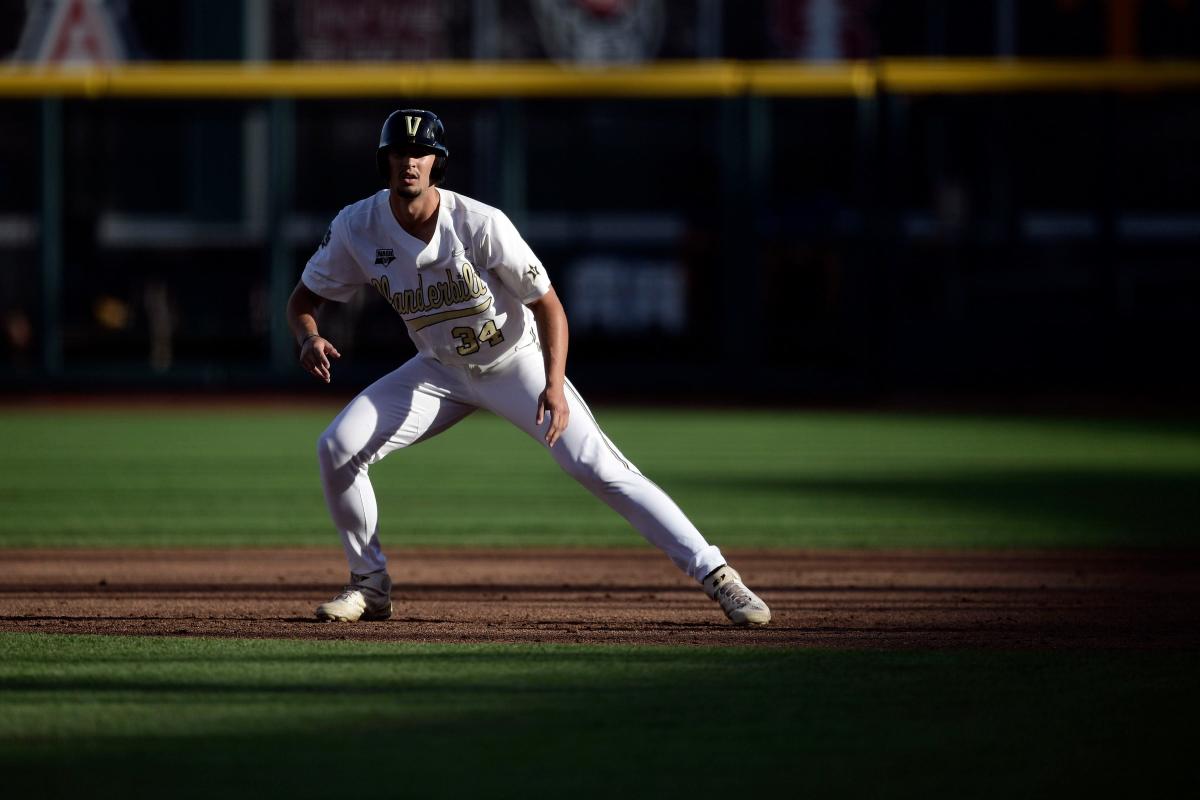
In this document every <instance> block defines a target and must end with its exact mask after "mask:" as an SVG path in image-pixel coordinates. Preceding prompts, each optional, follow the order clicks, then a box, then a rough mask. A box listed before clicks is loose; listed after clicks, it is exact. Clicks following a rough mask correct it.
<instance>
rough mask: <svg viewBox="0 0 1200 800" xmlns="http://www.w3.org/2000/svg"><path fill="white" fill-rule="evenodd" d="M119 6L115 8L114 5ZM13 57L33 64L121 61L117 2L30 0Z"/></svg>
mask: <svg viewBox="0 0 1200 800" xmlns="http://www.w3.org/2000/svg"><path fill="white" fill-rule="evenodd" d="M118 3H119V5H118ZM28 7H29V11H28V15H27V16H26V19H25V26H24V28H23V29H22V31H21V40H20V44H19V45H18V46H17V50H16V53H15V54H14V57H15V59H16V60H18V61H28V62H33V63H37V64H107V63H112V62H116V61H123V60H125V57H126V54H127V52H128V47H127V45H126V43H125V40H124V33H123V31H122V30H121V26H120V24H119V23H118V15H119V14H121V13H123V11H124V8H125V4H124V3H123V2H121V0H33V2H30V3H28Z"/></svg>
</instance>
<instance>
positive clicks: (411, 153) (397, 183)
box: [388, 147, 437, 198]
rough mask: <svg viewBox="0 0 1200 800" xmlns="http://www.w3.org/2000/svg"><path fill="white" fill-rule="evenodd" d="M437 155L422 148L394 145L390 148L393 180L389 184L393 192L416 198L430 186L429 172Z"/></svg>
mask: <svg viewBox="0 0 1200 800" xmlns="http://www.w3.org/2000/svg"><path fill="white" fill-rule="evenodd" d="M436 158H437V157H436V156H434V155H433V154H432V153H429V152H426V151H424V150H420V149H413V148H408V147H393V148H391V149H389V150H388V165H389V167H390V169H391V180H390V181H389V183H388V185H389V187H390V188H391V190H392V191H393V192H395V193H396V194H398V195H400V196H402V197H410V198H416V197H420V196H421V194H422V193H423V192H424V191H425V190H426V189H428V188H429V173H430V172H431V171H432V170H433V162H434V161H435V160H436Z"/></svg>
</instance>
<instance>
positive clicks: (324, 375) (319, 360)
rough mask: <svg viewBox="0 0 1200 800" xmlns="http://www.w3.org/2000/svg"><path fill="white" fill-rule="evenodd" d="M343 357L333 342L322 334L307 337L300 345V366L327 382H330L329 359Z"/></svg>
mask: <svg viewBox="0 0 1200 800" xmlns="http://www.w3.org/2000/svg"><path fill="white" fill-rule="evenodd" d="M341 357H342V354H341V353H339V352H338V351H337V348H336V347H334V346H333V343H332V342H330V341H329V340H328V339H325V338H324V337H321V336H313V337H312V338H310V339H306V340H305V342H304V344H303V345H301V347H300V366H301V367H303V368H304V371H305V372H311V373H312V374H313V375H314V376H316V377H317V378H320V379H321V380H323V381H325V382H326V383H329V359H330V358H341Z"/></svg>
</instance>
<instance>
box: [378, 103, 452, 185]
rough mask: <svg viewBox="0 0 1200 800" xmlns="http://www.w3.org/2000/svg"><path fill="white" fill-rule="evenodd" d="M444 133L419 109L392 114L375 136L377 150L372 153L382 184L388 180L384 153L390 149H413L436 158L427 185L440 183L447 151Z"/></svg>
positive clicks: (432, 116)
mask: <svg viewBox="0 0 1200 800" xmlns="http://www.w3.org/2000/svg"><path fill="white" fill-rule="evenodd" d="M445 139H446V129H445V127H444V126H443V125H442V121H441V120H440V119H438V116H437V114H434V113H433V112H432V111H423V110H421V109H419V108H404V109H401V110H399V111H393V112H392V113H391V114H389V115H388V118H387V119H386V120H385V121H384V123H383V130H382V131H380V132H379V149H378V150H376V151H375V163H376V165H377V166H378V167H379V174H380V175H381V176H383V178H384V180H387V178H388V163H387V151H388V148H389V147H391V146H393V145H401V146H403V145H408V146H416V147H419V148H421V149H424V150H427V151H428V152H430V153H433V154H434V155H435V156H437V160H436V161H434V162H433V169H432V170H431V171H430V173H429V182H430V183H441V182H442V178H443V177H444V176H445V174H446V160H447V159H448V158H450V150H449V149H448V148H447V147H446V144H445Z"/></svg>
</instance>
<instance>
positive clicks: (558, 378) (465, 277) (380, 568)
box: [287, 109, 771, 625]
mask: <svg viewBox="0 0 1200 800" xmlns="http://www.w3.org/2000/svg"><path fill="white" fill-rule="evenodd" d="M444 139H445V133H444V128H443V125H442V122H441V120H440V119H438V117H437V116H436V115H435V114H433V113H431V112H429V111H422V110H418V109H404V110H401V111H395V112H393V113H392V114H391V115H390V116H389V117H388V118H387V121H385V122H384V124H383V130H382V132H381V133H380V136H379V148H378V150H377V151H376V162H377V164H378V168H379V173H380V176H381V177H382V178H383V180H385V181H386V182H387V188H386V189H383V190H381V191H379V192H377V193H376V194H374V195H372V196H370V197H367V198H366V199H364V200H360V201H359V202H357V203H354V204H352V205H349V206H346V207H345V208H343V209H342V210H341V212H339V213H338V215H337V216H336V217H335V218H334V220H333V223H332V224H331V225H330V226H329V230H328V231H327V232H326V233H325V237H324V239H323V240H322V241H321V244H320V246H319V247H318V248H317V251H316V253H314V254H313V256H312V258H311V259H310V260H309V262H308V264H307V265H306V266H305V268H304V272H303V274H302V275H301V277H300V282H299V283H297V285H296V288H295V290H294V291H293V292H292V296H291V298H290V299H289V301H288V308H287V316H288V323H289V325H290V326H291V328H292V331H293V333H294V334H295V336H296V341H297V343H298V344H299V345H300V365H301V367H302V368H303V369H305V370H306V371H308V372H310V373H312V374H313V375H314V376H316V377H317V378H318V379H319V380H322V381H325V382H326V383H328V382H329V379H330V371H331V368H332V360H336V359H338V358H341V354H340V353H339V352H338V350H337V348H336V347H335V346H334V344H333V342H330V341H329V340H328V339H326V338H324V337H323V336H322V335H321V333H320V331H319V330H318V327H317V319H316V311H317V309H318V308H319V307H320V306H321V304H322V303H324V302H325V301H326V300H333V301H335V302H345V301H346V300H348V299H350V297H351V296H352V295H353V294H354V292H355V291H356V290H357V289H358V288H359V287H360V286H362V285H363V284H370V285H371V286H373V287H374V288H375V290H376V291H378V292H379V293H380V294H381V295H382V296H383V299H384V300H385V301H386V302H387V303H389V304H390V305H391V306H392V308H394V309H395V310H396V313H398V314H399V315H400V316H401V317H402V318H403V319H404V324H405V326H406V327H407V328H408V334H409V336H410V337H411V338H412V340H413V342H414V343H415V344H416V347H417V350H418V353H417V355H416V356H414V357H413V358H412V359H410V360H409V361H407V362H406V363H404V364H403V365H401V366H400V367H399V368H398V369H396V370H395V371H394V372H391V373H390V374H388V375H385V376H384V377H382V378H380V379H379V380H378V381H376V382H375V383H373V384H371V385H370V386H368V387H367V388H366V389H364V390H363V391H362V393H361V394H359V395H358V396H357V397H356V398H354V399H353V400H352V401H350V404H349V405H347V406H346V407H345V408H344V409H343V410H342V412H341V413H340V414H338V416H337V417H336V418H335V419H334V420H333V422H332V423H330V425H329V427H328V428H327V429H326V430H325V432H324V433H322V434H321V437H320V439H319V440H318V445H317V454H318V460H319V461H320V466H321V482H322V484H323V486H324V490H325V500H326V503H327V504H328V506H329V513H330V515H331V516H332V517H333V523H334V525H335V527H336V528H337V530H338V533H339V534H340V535H341V537H342V544H343V546H344V548H345V551H346V558H347V559H348V560H349V562H350V582H349V583H348V584H347V585H346V586H345V587H344V588H343V589H342V591H341V592H340V593H339V594H338V595H337V596H336V597H334V598H333V599H332V600H330V601H329V602H328V603H324V604H322V605H320V606H318V607H317V610H316V615H317V617H318V618H320V619H323V620H328V621H341V622H355V621H357V620H381V619H387V618H388V617H390V616H391V614H392V603H391V588H392V581H391V578H390V577H389V576H388V571H387V559H386V558H385V557H384V554H383V550H382V549H381V547H380V542H379V517H378V513H377V508H376V503H375V493H374V491H373V490H372V488H371V481H370V478H369V477H368V469H369V467H370V465H371V464H374V463H375V462H376V461H378V460H379V459H381V458H383V457H384V456H386V455H387V454H388V453H391V452H392V451H393V450H397V449H399V448H402V447H407V446H409V445H412V444H416V443H417V442H420V441H423V440H424V439H428V438H429V437H431V436H436V435H437V434H438V433H441V432H442V431H444V430H446V429H447V428H449V427H450V426H451V425H454V424H455V423H456V422H458V421H459V420H461V419H462V418H463V417H465V416H467V415H468V414H470V413H471V412H473V411H475V410H476V409H479V408H485V409H488V410H489V411H491V412H493V413H495V414H499V415H500V416H502V417H504V418H505V419H507V420H508V421H509V422H511V423H512V424H513V425H516V426H517V427H518V428H520V429H521V430H523V431H525V432H526V433H528V434H529V435H530V436H531V437H533V438H534V439H535V440H536V441H538V442H539V443H540V444H541V445H542V446H544V447H545V448H546V449H547V451H548V452H549V453H550V455H551V456H552V457H553V458H554V460H555V461H557V462H558V465H559V466H560V467H562V468H563V470H565V471H566V472H567V473H568V474H569V475H571V476H572V477H573V478H575V479H576V480H577V481H579V482H580V483H581V484H583V485H584V486H585V487H586V488H587V489H588V490H589V491H590V492H592V493H593V494H594V495H596V496H597V497H598V498H600V499H601V500H603V501H604V502H605V503H607V504H608V505H609V506H611V507H612V508H613V509H614V510H616V511H617V513H619V514H621V515H622V516H623V517H625V519H627V520H629V522H630V524H632V525H633V527H634V528H636V529H637V530H638V532H639V533H641V534H642V536H644V537H645V538H646V539H647V540H649V541H650V542H651V543H653V544H654V545H656V546H657V547H659V548H660V549H661V550H663V551H664V552H665V553H666V554H667V556H668V557H670V559H671V561H673V562H674V563H675V565H676V566H677V567H679V568H680V569H681V570H683V571H684V572H685V573H687V574H688V575H689V576H691V577H692V578H694V579H695V580H697V581H699V582H700V584H701V585H702V586H703V588H704V591H705V592H706V593H707V594H708V596H709V597H711V598H712V599H714V600H716V601H717V602H718V603H720V605H721V608H722V609H723V610H724V612H725V614H726V616H728V617H729V619H730V620H732V621H733V622H734V623H737V624H755V625H763V624H766V623H767V622H768V621H769V620H770V619H771V612H770V610H769V609H768V608H767V606H766V604H765V603H763V601H762V600H761V599H759V598H758V597H757V596H756V595H755V594H754V593H753V592H751V591H750V590H749V589H747V588H746V586H745V584H744V583H743V582H742V579H741V577H740V576H739V575H738V573H737V572H736V571H735V570H734V569H733V568H732V567H730V566H729V565H728V564H726V563H725V559H724V557H723V556H722V555H721V551H720V550H719V549H718V548H717V547H715V546H714V545H711V544H709V543H708V542H707V541H705V539H704V536H703V535H701V533H700V531H698V530H696V527H695V526H694V525H692V523H691V522H690V521H689V520H688V518H687V517H686V516H684V514H683V512H682V511H680V510H679V507H678V506H676V505H675V503H674V502H672V500H671V499H670V498H669V497H668V496H667V495H666V493H665V492H663V490H662V489H660V488H658V486H656V485H655V484H653V483H652V482H651V481H650V480H648V479H647V478H646V477H645V476H643V475H642V473H641V472H639V471H638V469H637V467H635V466H634V465H633V464H632V463H631V462H630V461H629V459H628V458H626V457H625V456H624V455H622V454H621V451H620V450H618V449H617V448H616V446H615V445H614V444H613V443H612V441H610V440H609V438H608V437H607V436H605V435H604V432H603V431H601V430H600V427H599V425H597V423H596V420H595V418H594V417H593V416H592V413H591V411H590V410H588V407H587V405H586V404H585V403H584V402H583V398H582V397H580V396H579V392H578V391H576V389H575V387H574V386H572V385H571V382H570V381H569V380H567V378H566V362H567V317H566V314H565V313H564V312H563V307H562V303H561V302H560V301H559V299H558V296H557V295H556V294H555V291H554V287H553V286H552V285H551V284H550V278H549V276H548V275H547V274H546V269H545V267H544V266H542V263H541V261H539V260H538V258H537V256H535V255H534V254H533V251H532V250H531V249H530V248H529V245H527V244H526V243H525V241H524V240H523V239H522V238H521V236H520V234H519V233H517V230H516V228H515V227H513V224H512V223H511V222H510V221H509V220H508V218H507V217H506V216H505V215H504V214H503V213H502V212H501V211H499V210H497V209H495V208H492V207H491V206H488V205H485V204H483V203H480V202H479V201H477V200H472V199H471V198H469V197H464V196H463V195H460V194H457V193H456V192H452V191H450V190H448V189H444V188H442V187H441V186H440V184H441V182H442V180H443V178H444V177H445V174H446V162H447V160H448V159H449V156H450V151H449V150H448V149H447V147H446V144H445V140H444Z"/></svg>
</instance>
